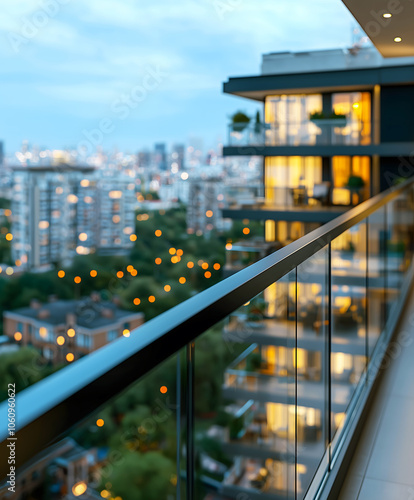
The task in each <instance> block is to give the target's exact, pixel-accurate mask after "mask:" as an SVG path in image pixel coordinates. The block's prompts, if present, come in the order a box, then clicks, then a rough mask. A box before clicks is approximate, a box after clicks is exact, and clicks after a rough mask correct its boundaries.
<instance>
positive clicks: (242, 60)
mask: <svg viewBox="0 0 414 500" xmlns="http://www.w3.org/2000/svg"><path fill="white" fill-rule="evenodd" d="M46 12H47V13H46ZM352 26H355V23H354V21H353V18H352V16H351V15H350V14H349V12H348V11H347V9H346V8H345V7H344V5H343V4H342V2H341V1H340V0H314V1H313V2H310V1H309V0H290V1H282V0H259V1H258V0H176V1H174V2H173V1H172V0H153V2H148V1H143V0H83V1H82V2H79V1H78V0H13V1H12V2H7V4H5V5H4V6H3V12H2V16H1V19H0V30H1V31H2V43H1V44H0V58H1V65H0V71H1V73H2V75H1V80H0V89H1V131H0V138H2V139H3V140H4V141H5V146H6V151H7V153H9V154H10V153H11V152H13V151H14V150H16V149H17V148H19V147H20V144H21V141H22V140H29V142H30V143H31V144H37V145H39V146H47V147H49V148H63V147H77V146H78V144H79V143H80V142H81V141H83V140H84V139H85V131H91V130H93V129H96V128H98V127H100V126H102V123H103V124H104V127H103V129H104V133H103V134H102V138H101V137H97V138H96V140H97V142H99V143H101V142H102V145H103V147H104V148H106V149H112V148H113V147H117V148H119V149H121V150H123V151H128V152H136V151H137V150H138V149H140V148H143V147H146V146H147V147H152V146H153V144H154V143H155V142H157V141H165V142H167V143H169V144H171V143H173V142H183V141H184V142H188V139H189V137H191V136H196V137H203V138H204V142H205V146H206V147H210V146H212V145H214V144H215V143H216V142H217V140H218V139H219V138H220V137H221V139H224V138H225V136H226V123H227V119H228V116H229V115H230V114H232V113H233V112H234V111H236V110H238V109H242V110H245V111H246V112H248V113H249V112H253V111H254V110H255V109H257V105H252V104H250V103H249V102H247V101H244V100H242V99H239V98H235V97H232V96H224V95H222V92H221V87H222V82H223V81H225V80H226V79H227V78H228V77H229V76H239V75H240V76H244V75H252V74H258V72H259V66H260V59H261V54H262V53H264V52H277V51H282V50H293V51H295V50H309V49H322V48H336V47H347V46H349V45H350V41H351V29H352ZM131 97H132V100H131ZM128 98H129V101H128ZM137 100H138V102H137ZM128 103H129V104H128ZM131 103H132V104H133V105H134V106H133V107H132V105H131ZM102 120H104V121H103V122H102ZM108 120H111V122H110V124H111V125H110V126H109V125H108V123H109V122H108ZM98 135H99V134H98Z"/></svg>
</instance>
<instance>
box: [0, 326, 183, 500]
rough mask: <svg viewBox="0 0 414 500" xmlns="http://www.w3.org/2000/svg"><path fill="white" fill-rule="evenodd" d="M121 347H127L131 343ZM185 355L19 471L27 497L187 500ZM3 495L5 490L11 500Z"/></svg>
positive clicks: (157, 370) (20, 487) (19, 488)
mask: <svg viewBox="0 0 414 500" xmlns="http://www.w3.org/2000/svg"><path fill="white" fill-rule="evenodd" d="M131 335H133V333H132V334H131ZM120 341H124V342H125V345H126V346H127V342H128V340H127V339H122V340H120ZM115 342H119V340H118V341H115ZM107 352H108V355H110V349H108V350H107ZM184 354H185V353H183V352H182V353H181V355H175V356H173V357H172V358H170V359H169V360H167V361H166V362H164V363H162V364H161V365H159V366H157V368H155V369H154V370H153V371H152V372H150V373H149V374H148V375H147V376H145V377H144V378H143V379H141V380H140V381H139V382H137V383H135V384H133V385H132V386H130V387H129V388H128V389H126V390H124V391H123V392H122V393H121V394H120V395H118V396H117V397H116V398H115V399H113V400H112V401H111V402H110V403H109V404H106V405H105V406H104V407H103V408H100V409H99V410H98V411H96V412H94V414H93V415H91V416H90V417H89V418H87V420H86V421H85V422H84V423H83V424H82V425H81V426H78V427H76V428H75V429H74V430H72V431H71V432H70V433H69V434H68V435H66V436H65V437H63V438H62V439H59V441H58V442H57V443H55V444H53V445H51V446H49V447H48V448H46V449H45V450H44V451H42V460H37V461H36V460H35V461H34V462H32V464H31V465H29V466H23V468H22V469H19V474H18V475H17V476H16V482H17V483H16V489H17V491H18V492H19V493H20V494H21V495H22V497H21V498H23V497H24V498H26V495H27V498H29V497H30V498H39V499H40V498H45V499H46V498H48V499H60V498H67V497H66V495H68V498H69V496H70V498H72V494H73V497H79V498H88V499H89V498H90V499H95V498H96V499H97V498H102V499H108V500H110V499H115V498H122V499H123V500H140V499H142V500H160V499H165V500H174V499H177V500H178V499H179V498H184V497H183V495H181V497H180V496H179V490H180V489H181V492H183V490H184V488H183V484H180V479H179V478H180V477H181V478H185V474H184V473H183V471H185V468H186V463H185V458H183V457H182V456H181V455H182V453H181V450H182V446H181V444H180V441H181V440H182V434H183V428H184V429H185V427H184V426H183V425H182V422H181V420H182V415H181V414H182V409H184V405H183V404H181V400H182V398H183V394H185V392H184V390H182V387H181V380H182V381H185V364H184V363H185V357H184ZM180 356H181V360H180V364H178V365H177V360H178V359H179V357H180ZM74 363H77V361H75V362H74ZM65 369H68V368H64V369H63V370H65ZM178 370H179V376H178ZM177 381H178V383H177ZM177 436H178V439H177ZM33 464H34V465H33ZM181 481H182V480H181ZM2 493H3V492H2V491H1V488H0V497H1V498H5V495H4V496H3V494H2ZM25 493H26V495H25Z"/></svg>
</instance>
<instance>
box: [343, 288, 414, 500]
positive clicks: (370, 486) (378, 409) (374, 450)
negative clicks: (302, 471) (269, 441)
mask: <svg viewBox="0 0 414 500" xmlns="http://www.w3.org/2000/svg"><path fill="white" fill-rule="evenodd" d="M413 310H414V290H411V293H410V296H409V298H408V300H407V304H406V307H405V309H404V313H403V315H402V318H401V323H400V324H399V326H398V327H397V328H398V330H397V331H398V332H399V333H400V332H401V333H402V332H404V333H405V338H404V340H402V339H401V338H400V339H399V337H398V336H397V337H396V338H394V340H393V342H392V346H393V352H394V353H395V354H393V357H394V359H392V361H391V363H390V365H389V367H388V368H386V369H385V370H384V371H383V374H382V379H381V380H380V381H379V386H378V388H377V390H376V393H375V394H374V400H373V402H372V404H371V406H370V409H369V413H368V416H367V420H366V422H365V424H364V427H363V430H362V433H361V437H360V439H359V444H358V446H357V449H356V450H355V453H354V456H353V459H352V461H351V465H350V468H349V470H348V473H347V476H346V477H345V481H344V483H343V486H342V490H341V493H340V495H339V500H373V499H375V500H390V499H392V500H414V474H413V464H414V444H413V443H414V425H413V421H414V391H413V387H414V363H413V359H414V316H413V314H412V313H411V314H410V312H411V311H413ZM407 333H409V334H410V337H409V338H408V340H407ZM399 340H400V342H399ZM407 344H408V345H407Z"/></svg>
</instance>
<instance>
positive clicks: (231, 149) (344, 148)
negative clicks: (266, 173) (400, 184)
mask: <svg viewBox="0 0 414 500" xmlns="http://www.w3.org/2000/svg"><path fill="white" fill-rule="evenodd" d="M413 151H414V143H413V142H384V143H382V144H369V145H367V146H355V145H319V144H318V145H314V146H308V145H304V146H266V145H260V144H257V145H250V146H224V148H223V156H373V155H378V156H387V157H391V158H401V157H411V156H412V152H413Z"/></svg>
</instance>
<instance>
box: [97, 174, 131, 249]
mask: <svg viewBox="0 0 414 500" xmlns="http://www.w3.org/2000/svg"><path fill="white" fill-rule="evenodd" d="M98 185H99V190H98V197H97V199H98V210H99V228H98V232H99V241H98V251H99V252H101V253H106V254H114V253H115V254H117V253H125V252H127V251H129V250H130V248H131V247H132V242H131V239H130V236H131V234H132V233H133V232H134V227H135V203H136V197H135V183H134V182H133V180H132V179H131V178H130V177H128V176H126V175H120V174H118V173H117V174H112V175H108V174H104V175H103V176H102V178H101V179H100V180H99V184H98Z"/></svg>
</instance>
